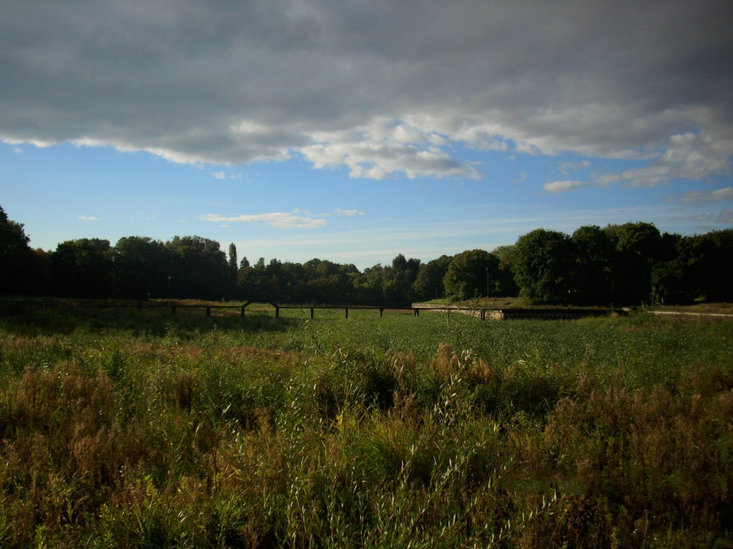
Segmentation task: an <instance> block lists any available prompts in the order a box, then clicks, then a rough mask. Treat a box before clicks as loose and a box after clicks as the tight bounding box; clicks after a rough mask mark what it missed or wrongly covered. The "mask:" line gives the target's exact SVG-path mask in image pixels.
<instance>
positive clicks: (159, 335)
mask: <svg viewBox="0 0 733 549" xmlns="http://www.w3.org/2000/svg"><path fill="white" fill-rule="evenodd" d="M731 336H733V324H731V323H724V322H707V321H703V320H699V321H692V322H690V321H684V322H680V321H677V320H672V319H662V318H653V317H649V316H646V315H632V316H631V317H628V318H599V319H587V320H581V321H529V320H518V321H507V322H495V321H488V322H487V321H484V322H482V321H480V320H478V319H475V318H471V317H468V316H463V315H445V314H437V313H431V314H427V313H423V314H422V315H421V316H420V317H418V318H415V317H412V316H411V315H410V314H409V313H408V314H404V313H401V312H397V311H385V313H384V316H383V318H381V319H380V318H379V313H378V311H359V310H353V311H350V312H349V319H348V320H346V319H344V318H343V311H342V310H334V311H321V310H319V311H316V318H315V319H314V320H310V318H309V311H307V310H306V311H301V310H281V318H280V319H275V318H274V315H273V314H272V312H271V311H264V310H262V311H261V312H259V313H253V314H249V309H248V314H247V315H246V316H245V318H240V317H239V315H238V313H237V312H236V311H234V312H232V313H231V314H229V313H221V314H218V313H216V312H215V311H214V312H212V316H211V317H206V316H205V315H204V312H203V310H179V311H177V314H176V315H175V316H174V315H171V314H170V311H168V310H158V311H152V310H136V309H116V308H105V309H100V308H94V307H86V306H84V305H83V304H79V305H77V306H75V307H61V306H52V305H49V306H46V307H37V306H35V305H33V306H31V305H27V304H26V305H24V306H17V307H16V308H15V309H13V310H12V311H9V312H8V314H6V316H3V317H0V441H1V443H0V546H30V545H35V546H48V547H56V546H89V547H109V546H119V547H123V546H124V547H128V546H132V547H160V546H183V547H202V546H211V547H225V546H232V547H250V546H273V545H275V546H281V545H286V546H311V545H319V546H334V547H335V546H338V547H342V546H346V547H349V546H408V545H409V546H473V545H475V546H496V547H538V546H562V545H565V546H567V547H588V546H602V547H669V546H681V547H685V546H687V547H698V546H712V545H714V544H716V543H717V544H718V546H720V547H725V546H726V544H728V545H729V544H731V543H733V533H731V531H730V530H729V526H728V525H729V524H730V523H731V521H732V519H733V516H731V515H732V514H731V511H730V509H732V508H733V501H732V498H733V478H732V476H733V361H732V358H733V356H732V355H733V350H732V348H733V346H731V341H732V337H731Z"/></svg>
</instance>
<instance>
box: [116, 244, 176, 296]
mask: <svg viewBox="0 0 733 549" xmlns="http://www.w3.org/2000/svg"><path fill="white" fill-rule="evenodd" d="M112 260H113V264H114V278H115V295H117V296H118V297H123V298H134V299H146V298H148V297H154V298H160V297H166V296H167V295H168V290H169V289H168V275H167V273H168V271H169V270H170V257H169V254H168V252H167V250H166V249H165V246H164V244H163V243H162V242H160V241H158V240H152V239H151V238H148V237H141V236H128V237H123V238H120V239H119V240H118V241H117V244H115V247H114V250H113V255H112Z"/></svg>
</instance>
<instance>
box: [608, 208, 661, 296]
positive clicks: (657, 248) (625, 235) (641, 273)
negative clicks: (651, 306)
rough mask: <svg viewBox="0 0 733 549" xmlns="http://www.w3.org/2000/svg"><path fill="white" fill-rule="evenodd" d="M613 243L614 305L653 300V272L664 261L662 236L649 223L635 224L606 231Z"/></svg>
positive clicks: (614, 227)
mask: <svg viewBox="0 0 733 549" xmlns="http://www.w3.org/2000/svg"><path fill="white" fill-rule="evenodd" d="M606 232H607V233H609V234H610V235H611V237H612V239H613V240H614V241H615V248H616V253H615V261H614V265H613V272H614V276H613V278H614V281H615V284H614V288H615V292H614V294H615V295H614V302H615V303H619V304H637V303H640V302H642V301H647V302H648V301H650V300H651V299H652V269H653V267H654V264H655V263H657V262H658V261H659V260H662V259H665V257H664V255H665V253H664V252H666V249H665V247H664V246H663V245H662V244H663V240H662V235H661V234H660V233H659V230H658V229H657V228H656V227H655V226H654V225H652V224H651V223H644V222H637V223H625V224H623V225H618V226H611V227H607V228H606Z"/></svg>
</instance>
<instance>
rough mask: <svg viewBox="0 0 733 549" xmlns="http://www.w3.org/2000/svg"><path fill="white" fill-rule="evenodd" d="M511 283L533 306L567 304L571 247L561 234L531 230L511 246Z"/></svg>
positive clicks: (569, 291)
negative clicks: (536, 304)
mask: <svg viewBox="0 0 733 549" xmlns="http://www.w3.org/2000/svg"><path fill="white" fill-rule="evenodd" d="M514 260H515V275H514V277H515V280H516V282H517V285H518V286H519V288H520V293H521V295H523V296H526V297H528V298H529V299H531V300H532V301H535V302H537V303H567V302H568V301H569V299H570V294H571V288H572V286H571V277H570V273H571V270H572V266H573V265H572V264H573V245H572V242H571V240H570V237H569V236H568V235H566V234H565V233H561V232H557V231H548V230H546V229H535V230H534V231H531V232H529V233H527V234H525V235H524V236H521V237H519V239H518V240H517V243H516V245H515V256H514Z"/></svg>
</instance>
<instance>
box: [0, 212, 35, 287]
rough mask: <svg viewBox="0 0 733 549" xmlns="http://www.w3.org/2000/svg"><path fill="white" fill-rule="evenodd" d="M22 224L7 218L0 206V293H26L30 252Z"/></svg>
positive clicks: (29, 278) (28, 281)
mask: <svg viewBox="0 0 733 549" xmlns="http://www.w3.org/2000/svg"><path fill="white" fill-rule="evenodd" d="M28 242H29V238H28V237H27V236H26V235H25V231H24V230H23V225H21V224H20V223H16V222H15V221H11V220H9V219H8V216H7V214H6V213H5V210H3V208H2V207H0V294H15V293H26V292H29V291H32V288H31V286H30V281H31V278H32V277H31V273H30V272H29V269H30V268H31V267H32V260H33V256H32V252H31V250H30V248H29V247H28Z"/></svg>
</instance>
